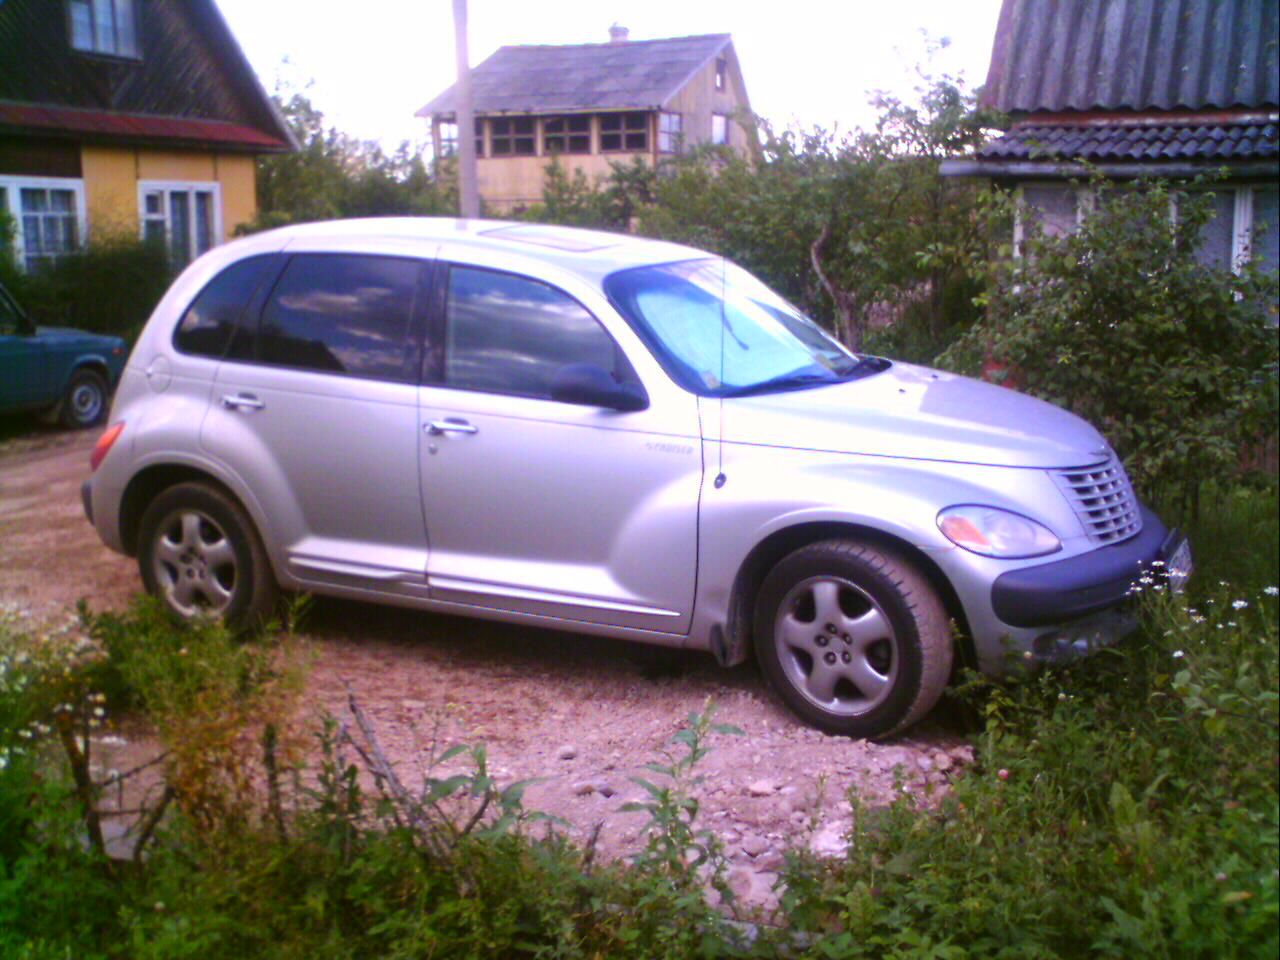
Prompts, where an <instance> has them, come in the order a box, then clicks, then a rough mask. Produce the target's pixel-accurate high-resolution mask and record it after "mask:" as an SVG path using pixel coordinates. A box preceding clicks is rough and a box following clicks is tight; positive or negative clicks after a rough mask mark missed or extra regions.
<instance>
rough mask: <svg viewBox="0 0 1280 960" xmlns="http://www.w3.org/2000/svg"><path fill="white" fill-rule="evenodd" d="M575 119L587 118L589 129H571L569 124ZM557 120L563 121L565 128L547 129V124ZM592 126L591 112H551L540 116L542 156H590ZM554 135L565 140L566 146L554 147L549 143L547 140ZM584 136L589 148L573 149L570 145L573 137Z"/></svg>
mask: <svg viewBox="0 0 1280 960" xmlns="http://www.w3.org/2000/svg"><path fill="white" fill-rule="evenodd" d="M575 120H585V121H586V123H587V129H586V130H571V129H570V128H569V124H570V123H571V122H572V121H575ZM555 122H563V123H564V125H565V126H564V129H563V130H556V131H549V130H547V124H548V123H555ZM592 126H593V124H592V123H591V114H589V113H557V114H551V115H548V116H545V117H540V118H539V119H538V127H539V144H540V146H541V148H542V156H546V157H551V156H557V157H585V156H589V155H590V154H591V153H592V149H591V148H592V146H593V143H592V140H593V138H592V129H591V128H592ZM552 137H555V138H556V139H559V140H563V141H564V143H565V146H564V147H563V148H562V149H560V148H558V149H552V148H551V147H550V146H549V145H548V143H547V141H548V140H549V139H550V138H552ZM582 137H586V138H587V148H586V149H585V150H574V149H572V148H571V147H570V143H571V142H572V141H573V139H574V138H579V139H580V138H582Z"/></svg>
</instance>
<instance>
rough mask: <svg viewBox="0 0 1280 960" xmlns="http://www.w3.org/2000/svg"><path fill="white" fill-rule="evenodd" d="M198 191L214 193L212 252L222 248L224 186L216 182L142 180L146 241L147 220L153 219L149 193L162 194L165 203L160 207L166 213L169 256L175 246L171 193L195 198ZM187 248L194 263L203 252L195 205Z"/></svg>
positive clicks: (142, 223) (141, 231)
mask: <svg viewBox="0 0 1280 960" xmlns="http://www.w3.org/2000/svg"><path fill="white" fill-rule="evenodd" d="M197 192H202V193H209V194H212V197H213V201H212V204H211V206H212V207H213V210H212V214H213V215H212V217H210V225H209V226H210V234H211V236H210V238H209V240H210V242H209V249H210V250H212V249H213V248H214V247H216V246H219V245H220V244H222V243H223V242H224V240H223V234H222V184H220V183H219V182H218V181H216V180H139V181H138V236H139V237H141V238H142V239H143V240H145V239H146V238H147V220H148V219H151V218H148V216H147V194H148V193H161V194H162V195H163V196H164V200H163V201H162V202H161V204H160V206H161V209H162V210H163V212H164V249H165V253H166V254H168V252H169V251H170V250H171V249H172V246H173V227H172V225H171V224H170V222H169V217H170V211H171V210H172V207H171V206H170V203H169V195H170V194H171V193H186V194H191V195H194V194H196V193H197ZM187 245H188V246H187V249H188V250H189V251H190V252H191V258H190V259H189V260H187V263H191V262H192V261H194V260H195V259H196V258H197V257H199V256H200V253H199V252H198V250H197V249H196V215H195V205H194V204H192V206H191V216H190V217H189V219H188V221H187Z"/></svg>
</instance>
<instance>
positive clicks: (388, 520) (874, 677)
mask: <svg viewBox="0 0 1280 960" xmlns="http://www.w3.org/2000/svg"><path fill="white" fill-rule="evenodd" d="M92 466H93V474H92V476H91V478H90V479H89V480H88V481H87V482H86V483H85V485H84V490H83V497H84V505H85V510H86V512H87V514H88V516H89V518H90V520H91V522H92V523H93V524H94V526H95V527H96V528H97V531H98V533H99V535H100V536H101V537H102V539H103V541H104V542H105V543H106V544H107V545H108V546H109V547H111V548H112V549H114V550H118V551H121V552H123V553H126V554H129V555H132V556H136V557H137V558H138V565H139V569H140V571H141V574H142V580H143V583H144V584H145V585H146V588H147V589H148V590H149V591H151V592H152V593H154V594H155V595H157V596H159V597H160V598H162V600H163V601H164V603H165V604H167V605H168V607H169V608H170V609H171V610H172V611H173V612H174V613H176V614H178V615H179V616H183V617H191V616H195V615H198V614H207V615H216V616H222V617H225V618H227V619H229V620H231V621H233V622H236V623H246V622H250V621H253V620H256V619H259V618H262V617H264V616H266V615H268V614H270V613H271V611H272V610H273V606H274V603H275V598H276V595H277V591H278V589H280V588H283V589H285V590H291V591H309V592H312V593H317V594H330V595H334V596H342V597H351V598H355V599H359V600H368V601H374V602H378V603H391V604H398V605H402V606H410V607H417V608H421V609H424V610H436V611H441V612H446V613H453V614H465V615H470V616H477V617H487V618H491V619H495V620H505V621H511V622H519V623H528V624H533V625H538V626H544V627H553V628H556V629H562V630H574V631H580V632H583V633H590V634H598V635H602V636H611V637H621V638H625V639H628V640H639V641H643V642H646V643H653V644H662V645H667V646H673V647H684V648H690V649H698V650H707V651H710V652H711V653H712V654H713V655H714V656H715V657H716V658H717V659H718V660H719V661H720V662H721V663H723V664H726V665H731V664H737V663H740V662H742V661H744V660H746V659H747V658H748V657H750V656H752V655H754V656H755V658H756V659H757V660H758V661H759V664H760V666H761V668H762V669H763V671H764V673H765V675H766V677H767V678H768V680H769V682H770V684H771V685H772V686H773V688H774V690H776V691H777V693H778V695H779V696H780V697H781V698H782V700H783V701H785V702H786V703H787V704H788V705H789V706H790V707H791V708H792V709H793V710H794V711H795V712H796V713H797V714H798V715H799V716H800V717H802V718H803V719H805V720H806V721H808V722H809V723H811V724H813V725H815V726H818V727H820V728H822V729H824V730H827V731H831V732H835V733H841V734H849V735H855V736H883V735H887V734H891V733H893V732H896V731H899V730H902V729H904V728H905V727H907V726H909V725H910V724H912V723H915V722H916V721H918V720H919V719H920V718H922V717H923V716H924V715H925V714H926V713H928V712H929V710H930V709H931V708H932V707H933V706H934V704H935V703H936V702H937V701H938V698H939V697H940V696H941V694H942V692H943V690H944V688H945V687H946V685H947V682H948V679H949V678H950V677H951V676H952V675H953V672H954V670H955V669H956V666H957V665H958V664H960V663H967V664H970V665H972V666H975V667H977V668H979V669H981V670H983V671H986V672H990V673H996V672H999V671H1001V670H1003V669H1007V668H1008V663H1009V662H1010V661H1011V660H1012V661H1015V662H1023V661H1027V660H1030V661H1036V662H1043V661H1051V660H1059V659H1063V658H1067V657H1071V656H1074V655H1076V654H1080V653H1084V652H1088V651H1089V650H1091V649H1093V648H1094V647H1096V646H1098V645H1100V644H1104V643H1108V642H1110V641H1112V640H1114V639H1115V638H1116V637H1117V636H1118V635H1120V634H1121V633H1123V632H1124V631H1125V630H1126V629H1128V628H1129V626H1130V625H1131V621H1130V619H1129V618H1128V617H1127V616H1126V613H1125V610H1124V607H1125V601H1126V594H1127V591H1128V588H1129V586H1130V584H1131V583H1132V581H1133V579H1134V577H1135V576H1136V575H1137V574H1138V573H1139V572H1140V571H1141V570H1142V569H1143V568H1145V567H1148V566H1149V565H1152V564H1153V563H1155V562H1157V561H1159V562H1160V563H1162V564H1166V565H1168V566H1167V568H1166V569H1169V568H1172V569H1175V570H1176V571H1178V572H1179V573H1183V572H1185V571H1186V570H1187V569H1189V562H1190V557H1189V552H1188V549H1187V547H1186V542H1185V540H1183V539H1182V538H1181V537H1179V536H1177V535H1174V534H1170V533H1169V532H1168V531H1166V530H1165V528H1164V527H1163V526H1162V525H1161V523H1160V521H1159V520H1158V519H1157V518H1156V517H1155V516H1154V515H1153V514H1151V513H1150V512H1149V511H1148V510H1146V509H1145V508H1144V507H1143V506H1142V505H1141V504H1140V503H1139V502H1138V501H1137V500H1136V498H1135V497H1134V494H1133V491H1132V490H1131V488H1130V485H1129V482H1128V480H1127V478H1126V477H1125V473H1124V469H1123V467H1122V466H1121V464H1120V462H1119V461H1118V460H1117V459H1116V456H1115V454H1114V453H1113V452H1112V451H1111V450H1110V449H1109V448H1108V447H1107V444H1106V443H1105V441H1104V440H1103V439H1102V437H1101V436H1099V434H1098V432H1097V431H1096V430H1094V429H1093V427H1091V426H1090V425H1089V424H1087V423H1084V422H1083V421H1081V420H1080V419H1078V418H1076V417H1075V416H1073V415H1071V414H1069V413H1066V412H1064V411H1062V410H1060V409H1058V408H1056V407H1053V406H1050V405H1049V404H1046V403H1042V402H1040V401H1038V400H1033V399H1031V398H1029V397H1026V396H1022V395H1019V394H1018V393H1015V392H1013V391H1011V390H1007V389H1004V388H1001V387H997V386H991V385H988V384H985V383H979V382H976V381H974V380H969V379H965V378H963V377H958V376H954V375H952V374H948V373H943V372H940V371H936V370H928V369H924V368H921V367H916V366H910V365H907V364H901V363H894V362H891V361H889V360H885V359H881V358H879V357H872V356H859V355H855V354H852V353H850V352H849V351H848V350H846V349H845V348H844V347H842V346H841V345H840V344H839V343H837V342H836V341H834V340H833V339H832V338H831V337H829V336H828V335H827V334H826V333H825V332H823V331H822V330H821V329H820V328H819V327H818V326H817V325H816V324H814V323H813V322H811V321H810V320H808V319H807V318H806V317H804V316H803V315H802V314H801V313H800V312H799V311H798V310H796V308H795V307H793V306H792V305H790V304H789V303H787V302H786V301H785V300H783V299H782V298H780V297H779V296H777V295H776V294H775V293H773V292H772V291H770V290H769V289H768V288H767V287H766V286H765V285H764V284H762V283H760V282H759V281H758V280H756V279H754V278H753V277H752V276H751V275H749V274H748V273H746V272H745V271H743V270H741V269H740V268H738V267H736V266H733V265H732V264H729V263H727V262H725V261H724V260H722V259H720V258H717V257H713V256H710V255H708V254H706V253H704V252H701V251H698V250H694V249H690V248H688V247H682V246H676V245H673V244H668V243H659V242H655V241H649V240H642V239H638V238H635V237H629V236H616V235H613V234H603V233H593V232H587V231H581V230H570V229H563V228H554V227H546V226H535V225H531V224H509V223H498V222H489V221H453V220H426V219H404V220H396V219H381V220H368V221H346V222H336V223H318V224H310V225H306V226H298V227H289V228H286V229H283V230H277V231H273V232H270V233H264V234H260V235H257V236H254V237H251V238H248V239H244V240H239V241H236V242H234V243H230V244H227V245H225V246H222V247H218V248H216V249H214V250H213V251H211V252H209V253H207V254H205V255H204V256H203V257H201V258H200V259H199V260H197V261H196V262H195V263H193V264H192V265H191V266H190V267H188V268H187V270H186V271H185V272H184V273H183V274H182V276H181V277H179V278H178V280H177V281H176V282H175V283H174V284H173V286H172V288H171V289H170V290H169V292H168V293H167V294H166V296H165V297H164V299H163V300H162V301H161V302H160V304H159V305H158V306H157V308H156V310H155V312H154V314H153V315H152V317H151V319H150V322H149V323H148V324H147V327H146V329H145V331H144V332H143V334H142V336H141V338H140V339H139V340H138V343H137V345H136V347H135V348H134V350H133V354H132V356H131V357H130V358H129V362H128V365H127V368H126V370H125V372H124V375H123V379H122V381H121V383H120V386H119V390H118V392H117V394H116V398H115V402H114V405H113V407H112V411H111V418H110V426H109V428H108V430H107V431H106V433H105V434H104V435H103V438H102V440H101V442H100V443H99V444H98V446H97V447H96V449H95V451H94V454H93V458H92Z"/></svg>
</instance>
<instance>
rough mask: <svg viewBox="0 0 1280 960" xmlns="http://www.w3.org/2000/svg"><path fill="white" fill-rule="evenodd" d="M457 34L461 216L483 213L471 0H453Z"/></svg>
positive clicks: (459, 198)
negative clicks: (469, 21)
mask: <svg viewBox="0 0 1280 960" xmlns="http://www.w3.org/2000/svg"><path fill="white" fill-rule="evenodd" d="M453 37H454V46H455V47H456V50H457V59H458V84H457V86H456V87H455V88H454V89H455V90H456V91H457V110H456V113H457V119H458V215H459V216H461V217H466V218H473V217H478V216H480V197H479V195H478V194H477V193H476V136H475V126H476V120H475V117H476V114H475V109H474V108H473V106H472V103H471V56H470V54H469V53H468V51H467V0H453Z"/></svg>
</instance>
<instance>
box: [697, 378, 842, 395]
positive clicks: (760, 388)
mask: <svg viewBox="0 0 1280 960" xmlns="http://www.w3.org/2000/svg"><path fill="white" fill-rule="evenodd" d="M841 379H842V378H841V377H837V376H835V375H833V374H831V373H784V374H782V375H781V376H777V377H770V378H769V379H768V380H761V381H760V382H759V383H752V384H749V385H748V386H745V387H734V388H732V389H731V390H726V391H725V392H724V393H723V394H721V396H725V397H749V396H751V395H752V394H755V393H772V392H773V391H775V390H789V389H792V388H795V387H808V386H813V385H815V384H819V383H839V382H840V381H841Z"/></svg>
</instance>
